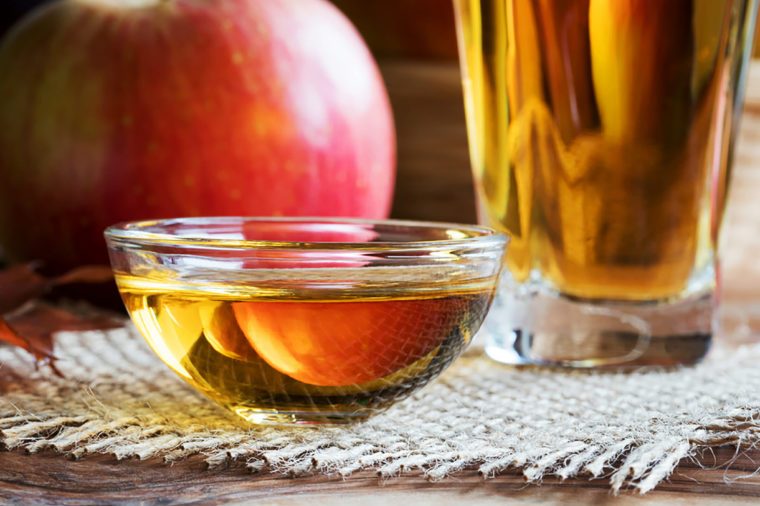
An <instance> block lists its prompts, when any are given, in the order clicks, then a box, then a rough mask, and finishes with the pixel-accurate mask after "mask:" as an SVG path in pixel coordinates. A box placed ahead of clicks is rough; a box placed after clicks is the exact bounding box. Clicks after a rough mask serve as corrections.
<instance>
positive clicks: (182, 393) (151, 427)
mask: <svg viewBox="0 0 760 506" xmlns="http://www.w3.org/2000/svg"><path fill="white" fill-rule="evenodd" d="M58 350H59V351H58V355H59V356H60V361H59V367H60V369H61V371H62V372H63V374H64V375H65V379H63V378H58V377H55V376H53V375H52V374H50V373H49V372H48V371H46V370H40V371H35V369H34V366H33V363H32V361H31V360H30V358H29V357H28V356H27V355H26V354H25V352H23V351H19V350H16V349H12V348H8V347H4V348H0V364H2V366H1V367H0V393H1V394H2V397H0V443H1V444H2V445H3V446H5V447H6V448H8V449H13V448H24V449H26V450H28V451H31V452H37V451H40V450H44V449H54V450H57V451H59V452H61V453H63V454H65V455H68V456H74V457H83V456H85V455H87V454H92V453H109V454H113V455H115V456H116V457H117V458H120V459H122V458H128V457H137V458H140V459H147V458H151V457H163V458H164V459H166V460H167V461H176V460H179V459H183V458H187V457H189V456H191V455H196V454H203V455H204V456H205V459H206V461H207V462H208V463H209V465H211V466H218V465H221V464H225V463H227V462H228V461H229V460H230V459H234V460H242V461H244V462H245V463H246V465H247V467H248V468H250V469H251V470H252V471H258V472H272V473H287V474H292V475H302V474H306V473H314V472H317V473H325V474H330V475H337V476H348V475H350V474H351V473H353V472H356V471H359V470H375V471H377V473H378V474H379V475H380V476H381V477H390V476H396V475H399V474H403V473H405V472H423V473H424V474H425V475H426V476H428V477H429V478H430V479H433V480H439V479H443V478H445V477H447V476H449V475H452V474H453V473H456V472H457V471H460V470H463V469H465V468H468V469H471V468H475V469H477V470H478V471H479V472H480V473H481V474H482V475H483V476H484V477H486V478H488V477H493V476H496V475H498V474H499V473H501V472H503V471H505V470H507V469H510V468H519V469H521V470H522V472H523V474H524V475H525V477H526V478H527V479H528V480H529V481H537V480H540V479H541V478H543V477H545V476H550V475H554V476H560V477H563V478H567V477H572V476H579V475H585V476H594V477H599V476H603V475H607V476H609V479H610V483H611V486H612V488H613V489H614V490H616V491H617V490H619V489H621V488H622V487H629V486H630V487H635V488H636V489H638V490H639V491H641V492H646V491H648V490H651V489H653V488H654V487H655V486H656V485H657V484H658V483H659V482H660V481H661V480H663V479H665V478H666V477H667V476H668V475H669V474H670V473H671V471H672V470H673V468H674V467H675V466H676V464H677V463H678V462H679V461H680V460H681V459H682V458H684V457H689V456H693V455H695V454H696V453H697V452H698V451H699V450H700V448H704V447H708V446H715V445H726V444H731V445H749V444H754V443H756V442H757V441H758V438H759V437H760V368H759V367H757V363H758V360H759V359H760V346H751V347H745V348H741V349H738V350H733V351H723V352H721V351H718V352H717V353H714V354H713V355H712V356H711V358H710V360H708V361H707V362H706V363H704V364H702V365H700V366H698V367H694V368H684V369H680V370H671V371H650V372H639V373H628V374H625V373H601V374H600V373H584V372H551V371H542V370H515V369H511V368H507V367H503V366H499V365H496V364H494V363H493V362H491V361H489V360H488V359H485V358H482V357H480V356H479V355H477V356H472V354H470V355H469V356H466V357H464V358H462V359H460V361H459V362H458V363H457V364H455V366H454V367H453V368H452V369H450V370H449V371H448V372H447V373H445V374H444V375H443V376H442V377H441V378H440V379H439V380H438V381H436V382H435V383H433V384H432V385H430V386H429V387H427V388H425V389H423V390H422V391H421V392H419V393H418V394H417V395H415V396H414V397H413V398H410V399H408V400H406V401H404V402H402V403H401V404H399V405H397V406H396V407H394V408H391V409H390V410H389V411H387V412H385V413H383V414H381V415H379V416H377V417H375V418H372V419H371V420H370V421H368V422H366V423H363V424H360V425H356V426H349V427H330V428H315V429H312V428H304V429H300V428H295V429H281V428H251V427H250V426H245V425H243V424H241V423H240V422H238V421H237V419H236V418H235V417H233V416H231V415H229V414H228V413H227V412H225V411H224V410H222V409H220V408H217V407H216V406H215V405H214V404H212V403H211V402H209V401H207V400H205V399H204V398H202V397H201V396H200V395H198V394H196V393H195V392H194V391H192V390H190V389H189V388H188V387H186V386H185V385H184V384H183V383H182V382H181V381H180V380H179V379H178V378H176V377H175V376H174V374H173V373H171V372H170V371H169V370H168V369H167V368H166V366H164V365H163V364H162V363H160V362H159V361H158V359H157V358H155V356H154V355H153V354H152V353H151V352H150V350H149V349H148V348H147V346H146V344H145V343H144V342H143V341H142V339H141V338H139V337H138V336H136V331H133V330H131V328H127V329H119V330H115V331H109V332H89V333H65V334H60V335H59V337H58Z"/></svg>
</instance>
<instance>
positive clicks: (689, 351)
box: [454, 0, 757, 367]
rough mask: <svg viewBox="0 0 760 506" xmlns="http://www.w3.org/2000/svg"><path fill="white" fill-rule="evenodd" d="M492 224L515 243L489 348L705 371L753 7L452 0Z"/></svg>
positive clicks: (742, 0)
mask: <svg viewBox="0 0 760 506" xmlns="http://www.w3.org/2000/svg"><path fill="white" fill-rule="evenodd" d="M454 4H455V7H456V10H457V16H458V29H459V39H460V40H459V42H460V53H461V59H462V70H463V81H464V89H465V104H466V110H467V121H468V131H469V137H470V149H471V158H472V165H473V172H474V176H475V181H476V186H477V189H478V201H479V216H480V221H481V222H482V223H485V224H488V225H490V226H494V227H496V228H498V229H500V230H502V231H506V232H508V233H509V234H510V235H511V236H512V238H513V240H512V245H511V249H510V251H509V253H508V255H507V258H506V262H507V265H508V273H507V276H506V277H505V280H504V283H503V286H502V289H501V294H500V297H499V301H498V303H497V305H496V306H495V307H494V309H493V311H492V315H491V317H490V318H489V321H488V323H487V326H488V343H487V346H486V349H487V352H488V353H489V355H490V356H492V357H493V358H495V359H497V360H500V361H503V362H508V363H538V364H556V365H569V366H581V367H588V366H601V365H619V364H664V365H667V364H678V363H692V362H695V361H697V360H699V359H700V358H702V357H703V356H704V354H705V353H706V352H707V350H708V348H709V345H710V342H711V339H712V332H713V329H712V320H713V318H712V317H713V311H714V306H715V300H714V297H715V291H716V284H717V277H716V270H717V253H716V244H717V237H718V231H719V227H720V222H721V216H722V213H723V208H724V204H725V195H726V185H727V181H728V174H729V167H730V160H731V151H732V146H733V140H734V134H735V131H736V125H737V119H738V116H739V112H740V110H741V103H742V85H743V82H744V78H745V76H744V74H745V72H744V71H745V69H746V63H747V59H748V56H749V50H750V46H751V42H752V41H751V34H752V32H753V27H754V21H755V16H756V11H757V3H756V1H755V0H668V1H657V0H540V1H539V0H454Z"/></svg>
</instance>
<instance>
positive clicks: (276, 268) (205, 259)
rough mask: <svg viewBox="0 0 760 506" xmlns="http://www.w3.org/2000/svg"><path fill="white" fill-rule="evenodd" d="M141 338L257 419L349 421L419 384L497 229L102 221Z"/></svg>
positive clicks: (475, 293)
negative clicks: (108, 226) (111, 223)
mask: <svg viewBox="0 0 760 506" xmlns="http://www.w3.org/2000/svg"><path fill="white" fill-rule="evenodd" d="M105 235H106V240H107V243H108V248H109V252H110V257H111V264H112V266H113V269H114V272H115V274H116V282H117V285H118V287H119V291H120V292H121V295H122V298H123V300H124V304H125V305H126V307H127V311H128V312H129V314H130V316H131V318H132V320H133V321H134V323H135V324H136V326H137V328H138V329H139V330H140V332H141V333H142V334H143V336H145V339H146V340H147V341H148V344H149V345H150V347H151V348H152V349H153V351H154V352H155V353H156V354H157V355H158V356H159V357H160V358H161V360H163V361H164V362H165V363H166V364H167V365H168V366H169V367H170V368H171V369H172V370H174V372H176V373H177V374H178V375H179V376H180V377H181V378H182V379H183V380H185V381H186V382H187V383H189V384H190V385H192V386H193V387H194V388H196V389H197V390H199V391H200V392H202V393H204V394H205V395H207V396H208V397H210V398H211V399H213V400H214V401H216V402H218V403H219V404H221V405H223V406H225V407H227V408H229V409H231V410H232V411H234V412H235V413H237V414H238V415H240V416H241V417H243V418H245V419H246V420H248V421H250V422H253V423H260V424H266V423H270V424H301V423H347V422H351V421H357V420H362V419H364V418H366V417H368V416H370V415H372V414H373V413H376V412H378V411H380V410H383V409H385V408H387V407H388V406H390V405H391V404H393V403H394V402H395V401H397V400H399V399H401V398H403V397H405V396H407V395H409V394H410V393H411V392H413V391H415V390H417V389H419V388H421V387H422V386H423V385H425V384H427V383H428V382H429V381H430V380H431V379H433V378H434V377H436V376H437V375H438V374H440V372H441V371H443V370H444V369H445V368H446V367H447V366H448V365H449V364H450V363H451V361H452V360H454V359H455V358H456V357H457V356H458V355H459V354H460V353H461V352H462V350H463V349H464V347H465V346H466V345H467V344H468V343H469V342H470V340H471V339H472V337H473V335H474V334H475V332H476V331H477V330H478V328H479V327H480V325H481V323H482V322H483V318H484V317H485V315H486V313H487V311H488V308H489V307H490V304H491V300H492V298H493V294H494V290H495V287H496V282H497V278H498V276H499V272H500V269H501V259H502V256H503V254H504V249H505V246H506V238H505V237H504V236H503V235H500V234H498V233H496V232H494V231H493V230H490V229H487V228H482V227H477V226H469V225H452V224H437V223H423V222H404V221H363V220H350V219H321V218H318V219H309V218H294V219H288V218H233V217H227V218H187V219H171V220H161V221H143V222H135V223H126V224H120V225H115V226H113V227H110V228H108V229H107V230H106V232H105Z"/></svg>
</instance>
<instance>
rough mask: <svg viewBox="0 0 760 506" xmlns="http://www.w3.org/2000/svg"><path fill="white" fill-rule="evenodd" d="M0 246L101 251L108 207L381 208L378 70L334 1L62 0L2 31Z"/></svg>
mask: <svg viewBox="0 0 760 506" xmlns="http://www.w3.org/2000/svg"><path fill="white" fill-rule="evenodd" d="M0 97H2V101H0V244H2V247H3V248H4V249H5V253H6V255H7V256H8V257H9V259H10V260H14V261H16V260H24V259H41V260H44V261H46V262H47V264H48V265H49V266H50V267H52V268H54V269H63V268H67V267H69V266H71V265H77V264H83V263H93V262H104V261H105V259H106V256H105V253H104V246H103V244H102V239H101V234H102V231H103V228H105V227H106V226H107V225H110V224H112V223H114V222H118V221H123V220H135V219H145V218H160V217H170V216H199V215H265V216H272V215H294V216H296V215H297V216H307V215H311V216H354V217H366V218H384V217H386V216H387V215H388V212H389V207H390V202H391V197H392V186H393V181H394V170H395V134H394V129H393V120H392V115H391V111H390V106H389V102H388V98H387V94H386V91H385V88H384V86H383V83H382V79H381V77H380V74H379V72H378V69H377V66H376V64H375V63H374V61H373V59H372V57H371V55H370V53H369V51H368V50H367V48H366V46H365V44H364V43H363V41H362V39H361V38H360V37H359V35H358V33H357V32H356V30H355V29H354V28H353V26H352V25H351V24H350V23H349V22H348V21H347V20H346V18H345V17H344V16H343V15H342V14H340V12H339V11H338V10H337V9H336V8H335V7H333V6H332V5H330V4H329V3H328V2H327V1H325V0H265V1H258V0H62V1H59V2H56V3H54V4H52V5H49V6H46V7H43V8H41V9H40V10H38V11H37V12H36V13H34V14H32V15H31V16H30V17H28V18H26V20H25V21H24V22H22V24H20V25H19V26H17V27H16V28H15V29H14V30H12V31H11V32H9V34H8V35H7V37H6V38H5V39H4V41H3V42H2V44H0Z"/></svg>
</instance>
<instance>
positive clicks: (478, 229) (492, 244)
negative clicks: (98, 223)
mask: <svg viewBox="0 0 760 506" xmlns="http://www.w3.org/2000/svg"><path fill="white" fill-rule="evenodd" d="M233 223H271V224H275V225H283V226H284V227H287V226H288V225H297V224H314V225H319V224H326V225H349V226H350V225H360V226H368V227H372V228H379V229H382V228H383V227H387V228H390V227H404V228H406V229H419V230H420V231H423V230H430V229H434V230H440V231H444V230H456V231H459V232H464V233H466V234H468V235H467V236H466V237H461V238H446V239H426V240H410V241H377V242H319V241H313V242H299V241H270V240H251V239H229V238H214V237H213V234H206V235H197V236H192V235H188V236H180V235H176V234H171V233H165V232H149V231H147V229H148V228H151V227H161V226H168V225H177V226H180V227H181V226H185V225H196V226H198V225H212V226H213V225H225V224H233ZM104 235H105V237H106V239H107V240H108V241H109V242H116V243H121V244H126V245H132V246H138V247H142V248H145V249H150V248H151V247H167V246H168V247H172V246H174V247H178V248H182V247H192V248H193V249H194V250H196V249H199V250H210V251H220V250H227V249H229V250H233V249H234V250H241V249H251V250H252V249H263V250H300V251H304V250H321V251H372V250H417V251H420V250H438V249H450V248H464V249H479V250H483V249H485V250H492V249H493V250H498V249H501V248H504V247H505V245H506V244H507V243H508V242H509V237H508V236H507V235H506V234H503V233H501V232H498V231H496V230H494V229H491V228H488V227H484V226H480V225H466V224H460V223H448V222H433V221H417V220H395V219H391V220H370V219H362V218H334V217H330V218H321V217H245V216H213V217H192V218H166V219H158V220H140V221H130V222H122V223H117V224H115V225H112V226H110V227H108V228H107V229H106V230H105V232H104Z"/></svg>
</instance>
